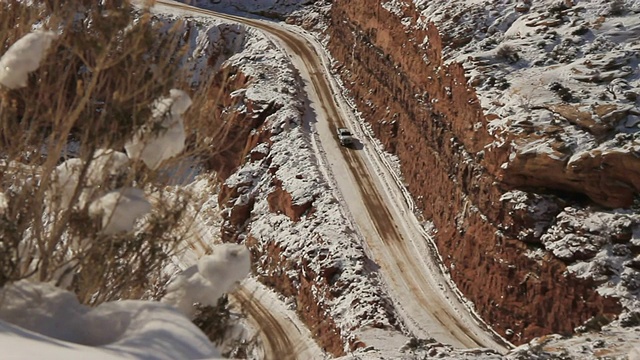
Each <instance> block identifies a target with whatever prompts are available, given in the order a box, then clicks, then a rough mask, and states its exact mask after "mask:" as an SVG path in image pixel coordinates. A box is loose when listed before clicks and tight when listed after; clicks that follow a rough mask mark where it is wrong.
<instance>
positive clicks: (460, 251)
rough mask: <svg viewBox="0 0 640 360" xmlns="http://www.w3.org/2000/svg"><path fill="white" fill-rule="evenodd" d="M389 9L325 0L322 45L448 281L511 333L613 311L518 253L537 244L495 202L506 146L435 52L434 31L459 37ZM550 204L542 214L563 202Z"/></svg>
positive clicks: (528, 333)
mask: <svg viewBox="0 0 640 360" xmlns="http://www.w3.org/2000/svg"><path fill="white" fill-rule="evenodd" d="M401 12H402V13H401V14H393V13H391V12H390V11H388V10H386V9H385V8H384V7H383V6H382V5H381V3H380V2H379V1H364V0H351V1H336V2H334V5H333V7H332V13H331V24H330V27H329V35H330V41H329V44H328V47H329V49H330V51H331V53H332V55H333V57H334V58H335V59H336V60H337V65H336V68H335V70H336V71H337V72H339V74H340V75H341V77H342V79H343V82H344V84H345V86H346V87H347V89H348V90H349V92H350V95H351V96H352V97H353V98H354V99H355V100H356V102H357V106H358V109H359V110H360V111H361V112H362V117H363V118H364V119H365V120H366V121H367V122H369V124H370V125H371V127H372V128H373V130H374V132H375V135H376V137H378V138H379V139H380V141H381V142H382V143H383V144H384V146H385V147H386V149H387V150H388V151H390V152H392V153H394V154H396V155H397V156H398V157H399V158H400V161H401V165H402V169H403V175H404V177H405V181H406V183H407V185H408V188H409V190H410V192H411V193H412V194H413V196H414V199H415V200H416V203H417V205H418V207H419V208H420V210H421V211H422V213H423V216H424V218H425V219H430V220H432V221H433V223H434V225H435V227H436V228H437V230H438V232H437V234H436V236H435V238H436V242H437V246H438V249H439V251H440V252H441V254H442V255H443V257H444V259H445V263H446V265H447V267H449V268H450V271H451V277H452V278H453V280H454V281H455V282H456V284H457V285H458V287H459V288H460V290H461V291H462V292H463V293H464V294H465V295H466V296H467V297H468V298H469V299H470V300H472V301H473V303H474V304H475V306H476V308H477V310H478V311H479V313H480V314H481V315H482V317H483V318H484V319H485V320H486V321H487V322H488V323H489V324H491V325H492V326H493V327H494V328H495V329H496V330H497V331H498V332H499V333H501V334H502V335H503V336H505V337H506V338H508V339H509V340H511V341H512V342H514V343H517V344H519V343H522V342H524V341H527V340H530V339H532V338H533V337H536V336H540V335H544V334H548V333H554V332H555V333H561V334H569V333H571V332H572V331H573V329H574V328H575V327H577V326H579V325H581V324H582V323H584V322H585V321H586V320H587V319H589V318H591V317H593V316H597V315H605V316H608V317H612V316H613V315H614V314H616V313H618V312H619V311H620V307H619V305H618V304H617V302H616V301H615V300H614V299H609V298H603V297H601V296H599V295H598V294H597V293H596V292H595V291H594V284H593V283H590V282H587V281H584V280H577V279H573V278H570V277H567V276H565V275H563V273H564V272H565V270H566V266H565V264H564V263H562V262H561V261H559V260H558V259H556V258H553V257H552V256H550V255H547V256H545V257H544V258H543V259H539V258H538V259H534V258H531V257H528V256H525V254H526V253H528V252H529V251H530V250H535V248H536V246H538V245H536V244H534V243H525V242H523V241H521V239H520V238H519V236H520V235H521V234H520V232H521V230H523V229H528V228H530V226H531V223H532V221H533V220H532V219H531V217H530V216H529V215H528V214H523V213H519V212H518V211H516V210H517V209H511V210H510V209H508V208H507V207H505V206H504V205H503V202H504V201H503V200H504V196H505V194H506V193H507V191H509V190H511V189H512V188H513V184H507V183H505V182H504V181H503V179H504V178H505V177H504V171H503V170H504V169H502V168H501V165H502V164H503V163H505V162H507V161H508V160H509V149H508V146H507V145H502V146H493V147H491V148H486V149H485V147H486V146H487V145H488V144H492V143H494V144H495V142H494V141H495V138H494V137H493V136H492V135H491V134H490V133H489V132H488V130H487V123H488V121H490V120H492V119H491V118H489V119H488V118H487V117H488V116H489V117H490V115H485V114H484V113H483V111H482V108H481V107H480V104H479V101H478V99H477V97H476V94H475V91H474V89H473V88H471V87H470V86H468V85H467V79H466V77H465V71H464V69H463V67H462V66H461V65H459V64H456V63H451V64H444V63H443V60H442V50H443V42H445V41H446V44H445V45H449V46H458V45H456V43H455V42H456V41H458V42H462V43H464V42H468V41H470V39H466V38H449V37H450V36H446V34H445V35H442V34H440V32H439V29H438V28H436V26H434V25H432V24H431V25H429V27H428V28H426V29H424V30H412V31H406V29H407V24H409V23H415V22H416V21H417V20H418V18H419V15H418V12H417V11H416V9H414V8H413V6H412V5H411V4H404V3H403V6H402V7H401ZM443 38H446V40H443ZM452 44H453V45H452ZM611 161H614V159H613V158H612V160H611ZM521 166H526V165H521ZM535 171H540V169H539V168H538V169H537V170H535ZM552 171H553V170H552ZM523 173H526V172H523ZM549 174H550V175H549V176H552V174H551V173H549ZM516 182H518V181H516ZM534 185H535V186H544V185H545V184H544V183H543V182H542V181H540V182H539V183H537V184H534ZM552 188H555V189H558V188H560V189H561V187H552ZM556 205H557V206H556V208H555V209H550V212H551V213H550V214H548V216H549V217H554V216H555V215H557V213H558V212H559V211H560V209H561V206H562V205H563V203H562V201H560V202H559V203H558V204H556ZM538 236H539V235H538ZM520 237H522V236H520Z"/></svg>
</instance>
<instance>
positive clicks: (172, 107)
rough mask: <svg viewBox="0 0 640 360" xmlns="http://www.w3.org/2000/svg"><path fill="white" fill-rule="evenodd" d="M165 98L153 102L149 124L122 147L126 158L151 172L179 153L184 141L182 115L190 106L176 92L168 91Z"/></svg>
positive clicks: (187, 99) (183, 96) (180, 94)
mask: <svg viewBox="0 0 640 360" xmlns="http://www.w3.org/2000/svg"><path fill="white" fill-rule="evenodd" d="M169 94H170V96H169V97H167V98H162V99H159V100H156V101H155V103H154V105H153V109H152V118H151V121H150V122H149V123H147V124H145V125H143V126H142V128H141V129H140V130H138V132H137V133H136V134H135V136H134V137H133V139H132V140H130V141H128V142H127V143H126V144H125V146H124V148H125V150H126V152H127V155H129V158H131V159H140V160H142V161H143V162H144V163H145V164H146V165H147V166H148V167H149V168H150V169H154V170H155V169H157V168H158V166H160V164H161V163H162V162H163V161H164V160H167V159H170V158H172V157H174V156H176V155H178V154H179V153H180V152H182V150H183V149H184V144H185V140H186V134H185V131H184V123H183V121H182V114H184V112H185V111H187V109H188V108H189V106H191V98H190V97H189V95H187V93H185V92H184V91H182V90H177V89H171V91H170V93H169Z"/></svg>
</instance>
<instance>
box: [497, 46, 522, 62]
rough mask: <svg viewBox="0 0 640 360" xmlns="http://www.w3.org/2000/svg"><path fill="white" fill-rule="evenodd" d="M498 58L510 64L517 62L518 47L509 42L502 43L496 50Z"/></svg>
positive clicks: (518, 56) (518, 57)
mask: <svg viewBox="0 0 640 360" xmlns="http://www.w3.org/2000/svg"><path fill="white" fill-rule="evenodd" d="M496 55H497V56H498V58H500V59H503V60H505V61H507V62H508V63H510V64H513V63H516V62H518V60H520V55H519V54H518V48H516V47H515V46H512V45H509V44H502V45H501V46H500V47H499V48H498V50H497V51H496Z"/></svg>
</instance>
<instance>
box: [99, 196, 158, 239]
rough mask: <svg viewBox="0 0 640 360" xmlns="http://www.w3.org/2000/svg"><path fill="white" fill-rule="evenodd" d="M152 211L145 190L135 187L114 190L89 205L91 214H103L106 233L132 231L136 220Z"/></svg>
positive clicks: (104, 232)
mask: <svg viewBox="0 0 640 360" xmlns="http://www.w3.org/2000/svg"><path fill="white" fill-rule="evenodd" d="M150 211H151V204H149V202H148V201H147V199H146V198H145V196H144V191H142V190H140V189H135V188H122V189H118V190H115V191H112V192H110V193H108V194H106V195H104V196H102V197H101V198H99V199H97V200H95V201H94V202H92V203H91V205H90V206H89V215H91V216H92V217H98V216H102V233H103V234H106V235H113V234H118V233H123V232H130V231H132V230H133V227H134V225H135V223H136V220H137V219H138V218H140V217H142V216H144V215H146V214H148V213H149V212H150Z"/></svg>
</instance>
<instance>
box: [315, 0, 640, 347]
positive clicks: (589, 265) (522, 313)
mask: <svg viewBox="0 0 640 360" xmlns="http://www.w3.org/2000/svg"><path fill="white" fill-rule="evenodd" d="M638 11H640V7H639V6H638V3H637V2H631V1H629V2H627V3H624V2H620V1H618V2H613V3H611V4H609V2H601V3H600V2H595V1H593V2H588V1H581V2H571V1H566V2H552V1H545V2H535V3H533V4H530V3H527V2H521V3H518V4H516V3H514V2H510V1H501V2H496V3H494V4H492V5H491V6H486V5H485V4H484V3H483V2H475V1H474V2H465V1H449V2H446V3H445V2H439V1H415V2H410V1H386V2H378V1H376V2H372V1H362V0H360V1H358V0H355V1H348V2H347V1H336V2H334V4H333V6H332V9H331V17H330V18H331V23H330V26H329V29H328V31H327V33H328V35H329V42H328V45H327V46H328V49H329V50H330V51H331V53H332V55H333V56H334V58H335V60H336V62H335V70H336V71H337V72H338V73H339V74H340V76H341V77H342V79H343V81H344V86H345V87H346V89H348V91H349V95H350V96H351V97H352V98H353V99H355V101H356V102H357V104H358V109H359V110H360V111H361V112H362V118H363V119H365V120H366V122H367V123H368V124H370V126H371V128H372V129H373V131H374V132H375V134H376V136H377V137H378V138H379V139H380V141H381V142H382V143H383V144H384V146H385V148H386V149H387V150H388V151H389V152H392V153H394V154H396V155H397V156H398V157H399V158H400V161H401V165H402V173H403V176H404V179H405V182H406V184H407V187H408V189H409V190H410V191H411V193H412V194H413V195H414V198H415V200H416V203H417V204H418V205H419V207H420V209H421V211H422V216H423V218H424V220H425V221H430V222H433V225H434V226H435V229H436V230H435V231H434V235H435V238H436V239H437V244H438V248H439V250H440V252H441V254H443V256H444V258H445V262H446V263H447V266H448V268H449V269H450V275H451V277H452V278H453V280H454V281H455V282H456V284H457V285H458V287H459V288H460V289H461V290H462V292H463V293H464V294H465V295H466V296H467V297H468V298H469V299H471V300H472V301H473V302H474V304H475V306H476V308H477V310H478V311H479V312H480V313H481V314H482V316H483V317H484V319H486V320H487V321H488V322H490V323H491V325H493V326H494V327H495V329H497V330H498V331H499V332H500V333H501V334H503V335H504V336H505V337H507V338H508V339H509V340H511V341H512V342H514V343H522V342H525V341H528V340H530V339H532V338H533V337H536V336H540V335H544V334H549V333H561V334H570V333H572V332H573V330H574V329H575V328H576V327H579V326H581V325H582V324H583V323H584V322H585V321H586V320H588V319H590V318H592V317H598V318H601V319H607V320H606V321H609V320H613V319H615V318H616V317H617V316H618V314H620V312H621V310H622V309H623V308H624V309H625V310H624V315H622V317H621V318H622V319H626V320H625V321H624V323H625V324H627V325H631V324H636V322H637V319H638V315H637V314H638V313H637V302H638V301H637V300H638V292H637V291H638V283H639V280H640V272H639V269H638V266H637V262H638V254H640V247H639V246H638V244H639V241H640V237H639V236H640V228H639V226H638V224H639V223H640V218H639V216H638V213H637V211H636V210H637V207H635V208H634V207H633V205H634V199H637V193H638V191H639V190H640V183H639V179H640V173H639V172H638V171H639V170H640V156H639V155H638V154H639V151H640V128H639V127H638V124H639V123H640V117H639V116H640V110H639V109H638V100H639V98H638V94H640V81H639V79H640V76H639V70H638V54H639V53H638V51H640V46H639V39H640V21H639V19H640V17H639V16H638ZM635 201H636V203H637V200H635ZM634 209H636V210H634ZM479 279H480V281H479Z"/></svg>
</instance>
